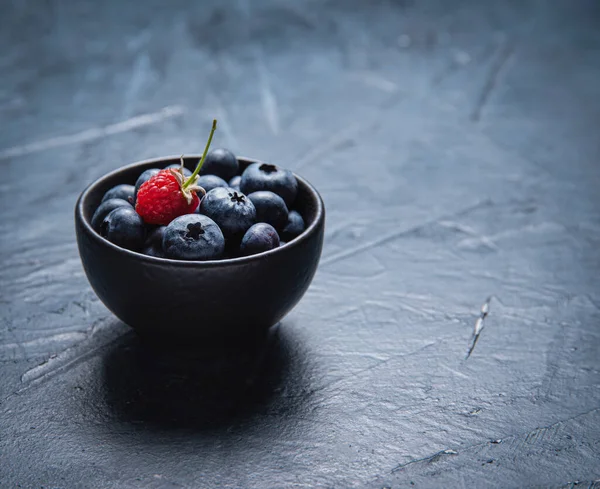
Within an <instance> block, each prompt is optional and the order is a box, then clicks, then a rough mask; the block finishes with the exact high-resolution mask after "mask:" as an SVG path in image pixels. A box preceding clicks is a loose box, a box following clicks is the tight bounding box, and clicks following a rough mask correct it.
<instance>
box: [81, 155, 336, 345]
mask: <svg viewBox="0 0 600 489" xmlns="http://www.w3.org/2000/svg"><path fill="white" fill-rule="evenodd" d="M199 157H200V156H199V155H193V156H188V157H186V158H185V165H186V166H187V167H188V168H190V169H192V168H193V166H194V165H196V163H197V162H198V159H199ZM238 160H239V162H240V166H241V168H242V169H243V168H245V167H246V166H248V165H249V164H251V163H255V162H256V161H257V160H251V159H248V158H238ZM177 162H179V157H167V158H156V159H152V160H146V161H142V162H139V163H134V164H132V165H129V166H126V167H123V168H120V169H118V170H116V171H114V172H112V173H109V174H108V175H105V176H104V177H102V178H100V179H99V180H97V181H95V182H94V183H92V184H91V185H90V186H89V187H88V188H87V189H85V190H84V191H83V193H82V194H81V195H80V197H79V199H78V201H77V205H76V207H75V227H76V232H77V244H78V246H79V254H80V256H81V261H82V263H83V267H84V269H85V273H86V275H87V277H88V280H89V281H90V284H91V285H92V287H93V289H94V291H95V292H96V294H97V295H98V297H99V298H100V300H101V301H102V302H103V303H104V304H105V305H106V307H108V309H110V310H111V311H112V312H113V313H114V314H115V316H117V317H118V318H119V319H120V320H121V321H123V322H124V323H125V324H127V325H129V326H131V327H132V328H134V329H135V330H136V331H137V332H138V333H139V334H141V335H142V336H150V337H153V338H164V339H165V340H171V339H185V340H188V339H207V338H234V337H243V336H245V335H246V334H253V333H255V332H257V331H260V330H266V329H268V328H269V327H270V326H273V325H274V324H276V323H277V322H279V321H280V320H281V319H282V318H283V317H284V316H285V315H286V314H287V313H288V312H289V311H290V310H291V309H292V308H293V307H294V306H295V305H296V304H297V303H298V301H299V300H300V299H301V298H302V296H303V295H304V293H305V292H306V289H307V288H308V286H309V285H310V282H311V280H312V278H313V276H314V274H315V272H316V270H317V266H318V263H319V258H320V256H321V248H322V246H323V232H324V223H325V209H324V205H323V201H322V200H321V197H320V196H319V194H318V192H317V191H316V190H315V189H314V187H312V186H311V185H310V184H309V183H308V182H307V181H306V180H304V179H302V178H301V177H298V176H296V177H297V179H298V197H297V200H296V203H295V205H294V208H296V209H297V210H298V211H299V212H300V214H301V215H302V216H303V217H304V220H305V223H306V230H305V231H304V233H302V234H301V235H300V236H298V237H297V238H296V239H294V240H292V241H290V242H289V243H287V244H286V245H284V246H282V247H280V248H277V249H274V250H271V251H268V252H265V253H260V254H257V255H253V256H248V257H243V258H233V259H226V260H214V261H180V260H169V259H165V258H154V257H151V256H146V255H143V254H141V253H136V252H133V251H129V250H126V249H123V248H120V247H118V246H116V245H114V244H112V243H111V242H109V241H107V240H106V239H104V238H102V237H101V236H100V235H99V234H98V233H96V232H95V231H94V230H93V229H92V227H91V225H90V221H91V218H92V215H93V213H94V210H95V209H96V207H97V206H98V204H99V203H100V201H101V199H102V196H103V195H104V193H105V192H106V191H107V190H108V189H110V188H111V187H113V186H115V185H117V184H120V183H129V184H134V183H135V181H136V179H137V177H138V176H139V175H140V173H142V172H143V171H144V170H146V169H148V168H164V167H165V166H167V165H169V164H171V163H177Z"/></svg>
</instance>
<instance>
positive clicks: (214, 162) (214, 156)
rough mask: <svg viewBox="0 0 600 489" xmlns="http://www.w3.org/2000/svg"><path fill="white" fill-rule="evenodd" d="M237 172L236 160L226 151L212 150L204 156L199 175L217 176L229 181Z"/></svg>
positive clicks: (221, 149)
mask: <svg viewBox="0 0 600 489" xmlns="http://www.w3.org/2000/svg"><path fill="white" fill-rule="evenodd" d="M238 171H239V164H238V160H237V158H236V157H235V155H234V154H233V153H232V152H231V151H229V150H228V149H223V148H219V149H213V150H212V151H210V152H209V153H208V154H207V155H206V159H205V160H204V164H203V165H202V169H201V170H200V175H217V176H218V177H221V178H222V179H223V180H230V179H231V178H233V177H234V176H235V175H237V172H238Z"/></svg>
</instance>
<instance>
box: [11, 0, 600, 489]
mask: <svg viewBox="0 0 600 489" xmlns="http://www.w3.org/2000/svg"><path fill="white" fill-rule="evenodd" d="M599 22H600V4H598V2H595V1H593V0H588V1H586V0H577V1H566V0H565V1H555V2H540V1H504V2H480V1H476V0H464V1H446V0H437V1H424V2H413V1H401V0H395V1H393V0H387V1H385V0H373V1H367V0H328V1H317V0H302V1H292V0H256V1H252V2H251V1H250V0H239V1H238V2H230V1H224V0H210V1H209V0H207V1H203V2H184V1H181V0H175V1H172V2H158V1H156V0H150V1H147V2H128V3H122V2H117V1H115V0H106V1H103V2H94V1H91V0H86V1H80V2H64V1H57V0H49V1H47V2H33V1H31V0H27V1H19V2H18V1H12V2H11V1H6V2H3V6H2V15H1V16H0V45H1V46H2V49H1V50H0V72H1V73H2V76H1V81H0V123H1V127H2V130H1V131H0V168H1V175H2V178H1V180H0V199H1V200H0V243H1V245H0V253H1V254H0V257H1V267H0V308H1V311H2V314H1V323H0V363H1V367H0V368H1V370H0V487H2V488H19V487H20V488H39V487H43V488H61V489H64V488H79V487H85V488H106V487H119V488H157V489H163V488H195V487H223V488H248V489H253V488H282V487H299V488H300V487H327V488H349V487H352V488H369V489H380V488H384V487H387V488H398V487H424V488H427V487H492V488H513V487H514V488H517V487H519V488H522V487H555V488H573V487H585V488H593V487H600V482H599V480H600V360H599V357H600V191H599V190H598V189H599V188H600V138H599V137H598V128H599V124H600V83H598V80H600V29H599V28H598V27H599ZM213 117H216V118H218V120H219V130H218V133H217V136H216V140H215V144H217V145H221V146H227V147H229V148H231V149H232V150H234V151H235V152H237V153H238V154H242V155H247V156H252V157H257V158H261V159H264V160H269V161H273V162H276V163H278V164H281V165H284V166H287V167H289V168H291V169H293V170H295V171H297V172H298V173H300V174H302V175H303V176H305V177H306V178H308V179H309V180H310V181H311V182H312V183H314V185H315V186H316V187H317V188H318V189H319V190H320V192H321V193H322V195H323V198H324V200H325V203H326V207H327V212H328V214H327V231H326V242H325V247H324V251H323V257H322V261H321V265H320V268H319V271H318V273H317V276H316V277H315V279H314V282H313V284H312V286H311V288H310V289H309V291H308V292H307V294H306V296H305V297H304V298H303V300H302V302H301V303H300V304H299V305H298V306H297V307H296V308H295V310H294V311H293V312H292V313H290V315H289V316H288V317H286V318H285V319H284V320H283V321H282V323H281V324H280V325H279V326H278V327H276V328H275V329H274V330H273V332H272V333H271V335H270V336H269V338H267V340H266V341H263V342H257V343H256V344H255V345H244V346H243V347H240V346H237V345H227V346H223V347H219V348H210V347H207V346H206V345H199V346H198V347H197V349H195V350H193V351H187V352H173V351H170V350H167V349H165V348H160V347H158V346H156V345H143V344H140V342H139V340H138V339H137V338H136V336H135V335H134V334H133V333H132V332H130V331H129V329H128V328H127V327H126V326H125V325H123V324H122V323H120V322H119V321H118V320H116V319H115V318H114V317H113V316H112V315H111V314H110V313H109V312H108V311H107V309H106V308H105V307H104V306H103V305H102V304H101V303H100V302H99V301H98V299H97V298H96V296H95V295H94V293H93V292H92V290H91V288H90V286H89V285H88V282H87V280H86V277H85V275H84V273H83V270H82V267H81V264H80V261H79V256H78V252H77V247H76V244H75V239H74V226H73V218H72V215H73V207H74V203H75V200H76V198H77V196H78V194H79V193H80V192H81V191H82V189H83V188H84V187H85V186H86V185H87V184H89V183H90V182H92V181H93V180H94V179H95V178H97V177H99V176H101V175H103V174H104V173H106V172H108V171H109V170H112V169H115V168H117V167H119V166H121V165H123V164H126V163H130V162H133V161H137V160H140V159H143V158H147V157H154V156H159V155H167V154H180V153H186V152H198V151H200V150H201V149H202V147H203V144H204V138H205V137H206V133H207V130H208V127H209V121H210V120H211V119H212V118H213ZM476 330H477V333H478V334H477V335H475V331H476ZM475 340H476V341H475ZM469 349H472V352H471V355H470V357H469V358H468V359H467V358H466V354H467V351H469Z"/></svg>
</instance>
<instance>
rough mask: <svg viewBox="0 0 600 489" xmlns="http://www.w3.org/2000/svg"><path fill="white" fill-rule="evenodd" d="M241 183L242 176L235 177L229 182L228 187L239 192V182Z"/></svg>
mask: <svg viewBox="0 0 600 489" xmlns="http://www.w3.org/2000/svg"><path fill="white" fill-rule="evenodd" d="M241 181H242V176H241V175H236V176H235V177H233V178H232V179H231V180H229V186H230V187H231V188H234V189H236V190H239V189H240V182H241Z"/></svg>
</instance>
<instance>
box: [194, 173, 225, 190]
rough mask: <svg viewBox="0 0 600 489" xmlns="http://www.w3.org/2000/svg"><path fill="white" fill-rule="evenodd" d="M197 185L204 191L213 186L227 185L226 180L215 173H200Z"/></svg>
mask: <svg viewBox="0 0 600 489" xmlns="http://www.w3.org/2000/svg"><path fill="white" fill-rule="evenodd" d="M198 185H200V186H201V187H202V188H203V189H204V190H206V192H207V193H208V192H210V191H211V190H212V189H213V188H217V187H227V186H228V185H227V182H226V181H225V180H223V179H222V178H221V177H218V176H216V175H202V176H201V177H200V178H199V179H198Z"/></svg>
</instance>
